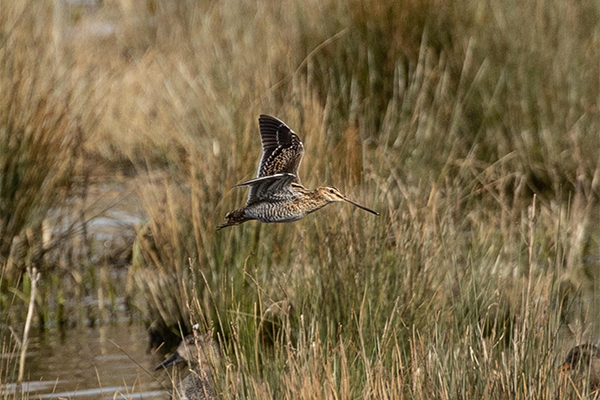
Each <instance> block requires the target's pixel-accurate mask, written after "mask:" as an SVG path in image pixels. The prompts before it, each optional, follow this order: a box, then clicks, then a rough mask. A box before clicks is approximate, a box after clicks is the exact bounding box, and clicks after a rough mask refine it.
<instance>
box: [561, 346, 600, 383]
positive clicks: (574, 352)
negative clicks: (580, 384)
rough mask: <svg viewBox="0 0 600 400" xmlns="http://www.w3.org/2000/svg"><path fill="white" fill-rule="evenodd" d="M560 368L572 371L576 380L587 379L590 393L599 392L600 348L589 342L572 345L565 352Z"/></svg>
mask: <svg viewBox="0 0 600 400" xmlns="http://www.w3.org/2000/svg"><path fill="white" fill-rule="evenodd" d="M560 370H561V371H563V372H565V371H574V372H576V373H577V375H576V376H577V378H578V379H577V380H578V381H583V380H587V381H588V382H589V388H590V391H591V392H592V393H598V392H600V348H598V347H597V346H594V345H593V344H590V343H585V344H581V345H579V346H575V347H573V348H572V349H571V350H569V352H568V353H567V357H566V358H565V361H564V362H563V363H562V365H561V367H560Z"/></svg>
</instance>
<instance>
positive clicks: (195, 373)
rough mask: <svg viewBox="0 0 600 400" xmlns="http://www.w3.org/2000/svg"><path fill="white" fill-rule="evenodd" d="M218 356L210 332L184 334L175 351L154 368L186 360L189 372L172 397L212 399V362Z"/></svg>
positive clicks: (185, 399) (217, 350) (196, 399)
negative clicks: (196, 334)
mask: <svg viewBox="0 0 600 400" xmlns="http://www.w3.org/2000/svg"><path fill="white" fill-rule="evenodd" d="M219 358H220V353H219V346H218V345H217V342H215V341H214V339H213V338H212V336H211V335H210V334H207V333H205V334H203V335H198V336H197V337H194V335H188V336H186V337H185V338H184V339H183V340H182V341H181V343H180V344H179V347H177V351H175V353H173V355H172V356H171V357H170V358H169V359H167V360H166V361H164V362H162V363H160V364H159V365H157V366H156V368H155V370H158V369H161V368H166V367H168V366H169V365H177V364H180V363H182V362H186V363H187V364H188V366H189V370H190V373H189V375H188V376H187V377H185V378H184V379H183V380H182V381H181V382H179V384H177V385H176V386H175V388H174V389H175V390H174V395H173V396H172V399H173V398H174V399H177V400H213V399H215V394H214V392H215V390H214V382H213V376H212V370H213V364H212V363H214V362H216V361H217V360H218V359H219Z"/></svg>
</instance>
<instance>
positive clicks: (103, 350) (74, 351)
mask: <svg viewBox="0 0 600 400" xmlns="http://www.w3.org/2000/svg"><path fill="white" fill-rule="evenodd" d="M147 343H148V338H147V335H146V333H145V331H144V329H143V328H142V327H140V326H136V325H119V326H102V327H98V328H94V329H91V328H90V329H76V330H71V331H67V332H66V333H65V335H64V337H63V338H60V337H59V335H58V334H47V335H45V336H37V337H36V336H33V337H31V340H30V345H29V348H28V352H27V359H26V367H25V377H26V378H25V383H24V385H23V388H24V391H25V392H28V394H29V398H30V399H59V398H60V399H82V400H84V399H85V400H87V399H167V398H168V392H167V390H168V388H166V387H163V386H162V385H161V383H160V380H161V379H162V378H161V374H160V373H157V372H154V366H155V365H157V364H158V363H159V362H160V361H161V360H162V359H163V356H162V355H161V354H152V353H148V352H147ZM1 390H2V392H4V393H6V392H9V393H10V392H14V390H15V385H14V384H7V385H3V386H2V388H1Z"/></svg>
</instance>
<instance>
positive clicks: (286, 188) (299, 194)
mask: <svg viewBox="0 0 600 400" xmlns="http://www.w3.org/2000/svg"><path fill="white" fill-rule="evenodd" d="M258 123H259V127H260V136H261V140H262V145H263V154H262V157H261V159H260V163H259V165H258V173H257V177H256V178H255V179H251V180H249V181H246V182H242V183H240V184H237V185H236V187H237V186H248V187H250V192H249V194H248V200H247V201H246V205H245V206H244V207H242V208H240V209H237V210H235V211H232V212H230V213H229V214H227V215H226V216H225V219H226V220H227V221H226V222H225V223H224V224H222V225H220V226H219V227H218V228H217V229H222V228H225V227H227V226H233V225H239V224H241V223H243V222H246V221H249V220H252V219H255V220H258V221H261V222H291V221H297V220H299V219H301V218H304V217H305V216H306V215H307V214H310V213H311V212H314V211H317V210H318V209H320V208H322V207H324V206H326V205H327V204H329V203H332V202H336V201H345V202H348V203H351V204H353V205H355V206H357V207H359V208H361V209H363V210H365V211H368V212H370V213H373V214H375V215H379V214H378V213H377V212H375V211H373V210H371V209H369V208H367V207H364V206H361V205H360V204H358V203H355V202H354V201H351V200H349V199H347V198H346V197H345V196H344V195H342V194H341V193H340V192H339V191H338V190H337V189H335V188H332V187H320V188H317V189H315V190H308V189H306V188H305V187H304V186H302V184H301V183H300V178H299V177H298V167H299V166H300V161H301V160H302V155H303V154H304V146H303V145H302V142H301V141H300V138H299V137H298V136H297V135H296V134H295V133H294V131H292V130H291V129H290V128H289V127H288V126H287V125H286V124H285V123H283V122H282V121H280V120H278V119H277V118H275V117H270V116H268V115H261V116H260V117H259V119H258Z"/></svg>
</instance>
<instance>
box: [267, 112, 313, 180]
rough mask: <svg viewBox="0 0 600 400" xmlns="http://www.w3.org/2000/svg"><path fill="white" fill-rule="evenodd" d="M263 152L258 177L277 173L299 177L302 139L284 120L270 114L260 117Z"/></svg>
mask: <svg viewBox="0 0 600 400" xmlns="http://www.w3.org/2000/svg"><path fill="white" fill-rule="evenodd" d="M258 125H259V127H260V138H261V141H262V145H263V154H262V157H261V158H260V163H259V164H258V173H257V175H256V176H257V177H258V178H260V177H261V176H270V175H275V174H283V173H288V174H293V175H295V176H296V180H295V182H296V183H300V178H298V167H299V166H300V161H301V160H302V155H303V154H304V146H303V145H302V141H301V140H300V138H299V137H298V135H296V134H295V133H294V131H292V130H291V129H290V128H289V127H288V126H287V125H286V124H285V123H284V122H283V121H280V120H279V119H277V118H275V117H271V116H269V115H261V116H260V117H259V118H258Z"/></svg>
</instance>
